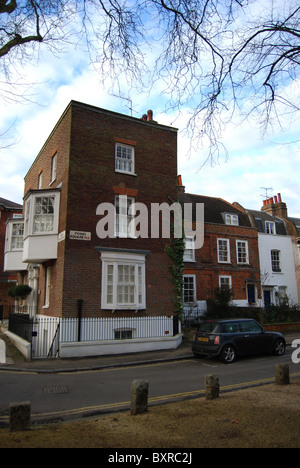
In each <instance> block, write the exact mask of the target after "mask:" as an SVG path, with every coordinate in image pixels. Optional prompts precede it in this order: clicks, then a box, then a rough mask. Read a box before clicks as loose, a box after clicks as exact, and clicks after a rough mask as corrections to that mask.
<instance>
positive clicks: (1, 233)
mask: <svg viewBox="0 0 300 468" xmlns="http://www.w3.org/2000/svg"><path fill="white" fill-rule="evenodd" d="M22 210H23V206H22V205H20V204H19V203H15V202H13V201H10V200H6V199H5V198H0V320H1V318H7V316H8V307H9V306H12V305H13V303H14V302H13V299H12V298H10V297H9V296H8V294H7V291H8V289H9V288H10V287H11V286H12V283H16V281H17V276H16V274H15V273H14V272H9V271H4V270H5V265H4V247H5V235H6V226H7V224H8V223H10V226H13V231H12V232H11V239H12V250H13V251H16V250H17V249H18V248H19V245H18V239H19V234H20V229H22V223H21V224H20V223H19V219H20V218H22Z"/></svg>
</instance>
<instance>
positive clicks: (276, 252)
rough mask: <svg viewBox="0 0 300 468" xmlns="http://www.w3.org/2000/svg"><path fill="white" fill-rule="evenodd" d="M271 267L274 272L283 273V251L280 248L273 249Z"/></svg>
mask: <svg viewBox="0 0 300 468" xmlns="http://www.w3.org/2000/svg"><path fill="white" fill-rule="evenodd" d="M275 257H276V258H275ZM276 265H278V268H276ZM271 268H272V272H273V273H281V252H280V250H278V249H272V250H271Z"/></svg>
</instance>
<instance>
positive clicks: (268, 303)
mask: <svg viewBox="0 0 300 468" xmlns="http://www.w3.org/2000/svg"><path fill="white" fill-rule="evenodd" d="M264 305H265V309H269V308H270V307H271V291H270V290H268V289H264Z"/></svg>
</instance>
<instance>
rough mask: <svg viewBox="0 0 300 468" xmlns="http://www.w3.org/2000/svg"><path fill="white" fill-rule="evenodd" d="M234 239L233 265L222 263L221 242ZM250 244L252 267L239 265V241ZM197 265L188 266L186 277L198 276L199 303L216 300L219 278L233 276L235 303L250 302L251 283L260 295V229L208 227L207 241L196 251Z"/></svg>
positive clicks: (231, 244)
mask: <svg viewBox="0 0 300 468" xmlns="http://www.w3.org/2000/svg"><path fill="white" fill-rule="evenodd" d="M218 238H223V239H229V240H230V259H231V263H229V264H226V263H218V247H217V245H218V244H217V239H218ZM237 240H244V241H248V249H249V261H250V264H249V265H240V264H237V258H236V241H237ZM195 260H196V263H195V264H194V265H193V264H192V263H186V264H185V274H195V275H197V279H196V281H197V284H196V288H197V300H199V301H201V300H207V299H210V298H213V295H214V290H215V289H216V288H218V287H219V276H222V275H224V276H231V278H232V289H233V293H234V299H235V300H245V299H247V285H246V284H247V283H246V282H252V283H255V284H256V285H257V287H258V295H259V297H261V295H260V294H261V293H260V267H259V254H258V238H257V231H256V229H252V228H248V227H242V226H238V227H235V226H226V225H221V224H220V225H219V224H218V225H217V224H205V239H204V245H203V247H202V248H201V249H198V250H196V251H195Z"/></svg>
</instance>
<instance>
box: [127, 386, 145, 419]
mask: <svg viewBox="0 0 300 468" xmlns="http://www.w3.org/2000/svg"><path fill="white" fill-rule="evenodd" d="M148 389H149V382H147V380H134V381H133V382H132V384H131V407H130V413H131V414H132V415H135V414H139V413H145V412H146V411H147V409H148Z"/></svg>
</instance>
